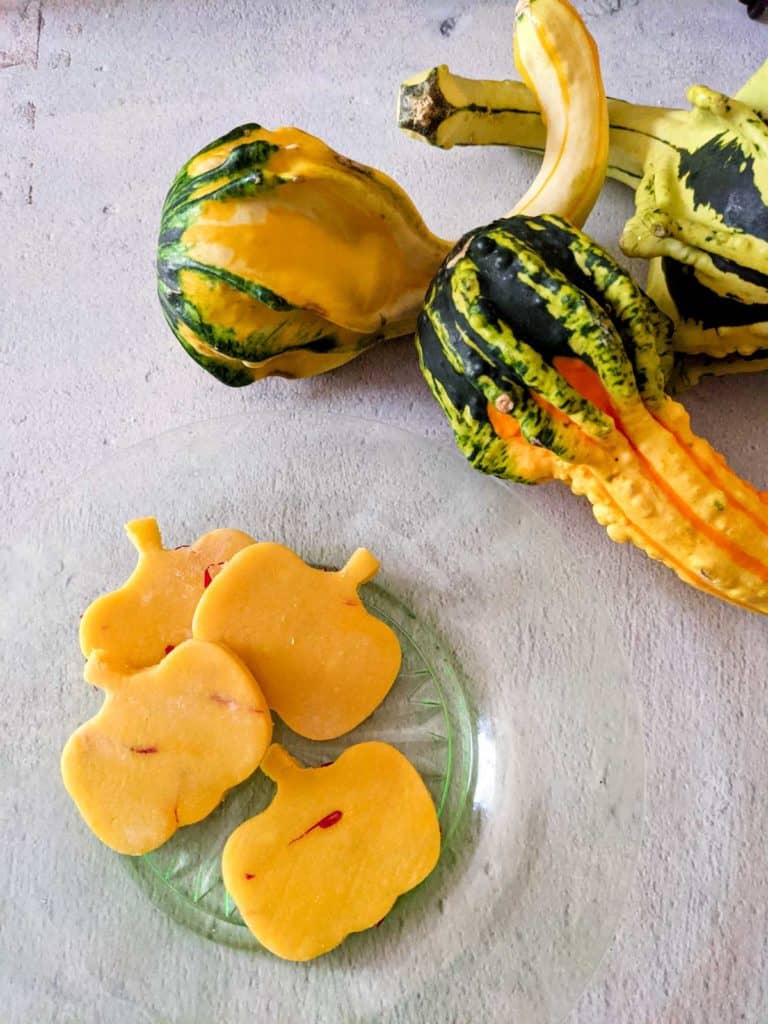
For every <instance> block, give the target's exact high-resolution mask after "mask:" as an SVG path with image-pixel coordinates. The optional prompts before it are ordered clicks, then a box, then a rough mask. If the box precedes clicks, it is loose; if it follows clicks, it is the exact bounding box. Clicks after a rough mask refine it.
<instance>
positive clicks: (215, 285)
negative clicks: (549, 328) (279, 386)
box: [157, 124, 451, 386]
mask: <svg viewBox="0 0 768 1024" xmlns="http://www.w3.org/2000/svg"><path fill="white" fill-rule="evenodd" d="M450 244H451V243H450V242H444V241H443V240H442V239H439V238H437V237H436V236H435V235H433V234H432V233H431V232H430V231H429V230H428V229H427V227H426V225H425V224H424V222H423V220H422V219H421V217H420V215H419V213H418V211H417V210H416V208H415V206H414V205H413V203H412V202H411V201H410V199H409V198H408V196H407V195H406V193H405V192H404V191H403V190H402V189H401V188H400V187H399V186H398V185H397V184H396V183H395V182H394V181H392V179H391V178H389V177H387V175H385V174H383V173H382V172H380V171H377V170H375V169H373V168H371V167H366V166H364V165H362V164H358V163H355V162H354V161H352V160H349V159H347V158H346V157H343V156H341V155H340V154H339V153H336V152H335V151H334V150H332V149H331V148H330V147H329V146H327V145H326V144H325V143H324V142H321V141H320V140H319V139H316V138H314V137H313V136H311V135H308V134H307V133H306V132H302V131H299V130H298V129H296V128H278V129H277V130H275V131H270V130H268V129H266V128H262V127H260V126H259V125H256V124H246V125H242V126H241V127H239V128H235V129H234V130H233V131H231V132H229V133H228V134H227V135H225V136H223V137H222V138H221V139H217V140H216V141H215V142H213V143H211V144H210V145H209V146H206V147H205V148H204V149H203V150H201V151H200V152H199V153H198V154H197V155H196V156H194V157H193V158H192V159H191V160H189V161H188V162H187V163H186V164H185V165H184V167H183V168H182V169H181V170H180V171H179V173H178V175H177V176H176V178H175V180H174V182H173V185H172V186H171V189H170V191H169V192H168V195H167V197H166V200H165V204H164V206H163V213H162V220H161V227H160V238H159V243H158V254H157V273H158V293H159V296H160V303H161V306H162V309H163V312H164V314H165V317H166V320H167V321H168V323H169V324H170V326H171V328H172V330H173V332H174V333H175V335H176V337H177V338H178V340H179V341H180V342H181V344H182V346H183V347H184V348H185V350H186V351H187V352H188V354H189V355H190V356H192V358H193V359H195V360H196V361H197V362H198V363H199V364H200V365H201V366H203V367H204V368H205V369H206V370H208V371H209V372H210V373H212V374H213V375H214V376H215V377H217V378H218V379H219V380H221V381H223V382H224V383H225V384H229V385H232V386H241V385H244V384H250V383H252V382H253V381H255V380H259V379H260V378H262V377H265V376H268V375H270V374H275V375H279V376H284V377H306V376H310V375H312V374H316V373H322V372H325V371H326V370H330V369H333V368H334V367H336V366H340V365H341V364H342V363H345V362H347V361H349V360H350V359H352V358H354V357H355V356H356V355H358V354H359V353H360V352H362V351H363V350H364V349H366V348H369V347H370V346H371V345H373V344H374V343H375V342H377V341H380V340H381V339H383V338H390V337H396V336H398V335H402V334H407V333H410V332H411V331H412V330H413V329H414V326H415V321H416V316H417V315H418V310H419V308H420V304H421V300H422V298H423V295H424V292H425V290H426V287H427V284H428V282H429V280H430V278H431V277H432V275H433V274H434V272H435V270H436V268H437V266H438V265H439V263H440V261H441V259H442V258H443V256H444V255H445V253H446V252H447V250H448V249H449V248H450Z"/></svg>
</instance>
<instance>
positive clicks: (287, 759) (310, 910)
mask: <svg viewBox="0 0 768 1024" xmlns="http://www.w3.org/2000/svg"><path fill="white" fill-rule="evenodd" d="M261 769H262V771H263V772H264V773H265V774H266V775H268V776H269V778H271V779H273V780H274V781H275V782H276V783H277V793H276V794H275V797H274V799H273V801H272V803H271V804H270V805H269V807H268V808H267V809H266V810H265V811H262V813H261V814H258V815H256V817H254V818H251V819H250V820H249V821H246V822H244V823H243V824H242V825H241V826H240V827H239V828H237V829H236V830H235V831H234V832H233V833H232V835H231V836H230V837H229V839H228V840H227V843H226V846H225V847H224V853H223V856H222V875H223V878H224V884H225V886H226V887H227V890H228V892H229V894H230V895H231V896H232V899H233V900H234V902H235V904H236V906H237V908H238V910H239V911H240V913H241V914H242V916H243V919H244V920H245V923H246V924H247V925H248V927H249V928H250V929H251V931H252V932H253V934H254V935H255V936H256V938H257V939H258V940H259V942H261V943H262V945H264V946H266V948H267V949H269V950H271V951H272V952H273V953H275V954H277V956H280V957H283V958H284V959H287V960H311V959H313V958H314V957H317V956H320V955H321V954H322V953H327V952H328V951H329V950H331V949H333V948H334V947H335V946H338V945H339V943H340V942H342V941H343V940H344V939H345V938H346V937H347V935H349V934H350V933H351V932H359V931H363V930H364V929H366V928H371V927H373V926H374V925H376V924H378V923H379V922H380V921H381V919H382V918H383V917H384V916H385V915H386V914H388V913H389V911H390V910H391V908H392V905H393V904H394V902H395V900H396V899H397V897H398V896H400V895H401V894H402V893H404V892H408V891H409V890H410V889H413V888H414V886H416V885H418V884H419V883H420V882H422V881H423V880H424V879H425V878H426V877H427V875H428V874H429V873H430V872H431V871H432V869H433V868H434V866H435V864H436V863H437V860H438V857H439V855H440V827H439V825H438V820H437V814H436V813H435V807H434V804H433V803H432V798H431V797H430V795H429V792H428V791H427V788H426V786H425V785H424V783H423V782H422V780H421V778H420V776H419V774H418V772H417V771H416V769H415V768H414V767H413V766H412V765H411V764H410V762H409V761H408V760H407V759H406V758H405V757H404V756H403V755H402V754H401V753H400V752H399V751H398V750H396V749H395V748H394V747H391V746H390V745H389V744H387V743H359V744H357V745H356V746H353V747H349V748H348V749H347V750H345V751H344V753H343V754H342V755H341V757H339V759H338V760H337V761H335V762H333V764H330V765H326V766H324V767H322V768H303V767H302V766H301V765H299V764H298V762H297V761H295V760H294V759H293V758H292V757H291V756H290V755H289V754H288V753H287V751H285V750H284V749H283V748H282V747H280V746H279V745H278V744H273V746H271V747H270V748H269V751H268V752H267V755H266V757H265V758H264V761H263V762H262V765H261Z"/></svg>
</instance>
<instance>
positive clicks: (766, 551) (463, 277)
mask: <svg viewBox="0 0 768 1024" xmlns="http://www.w3.org/2000/svg"><path fill="white" fill-rule="evenodd" d="M574 263H575V264H576V269H575V270H574ZM671 326H672V325H671V322H670V321H669V320H668V319H667V318H666V317H665V316H664V314H663V313H661V312H660V311H659V310H658V309H657V308H656V307H655V306H654V304H653V302H652V301H651V300H650V299H649V298H648V297H647V296H646V295H644V294H643V292H642V291H641V290H640V289H639V288H638V287H637V286H636V285H635V284H634V283H633V282H632V280H631V278H629V277H628V275H626V274H625V273H624V271H622V270H621V269H620V268H619V267H618V266H617V265H616V264H615V262H614V261H613V260H612V259H611V257H610V256H609V255H608V254H607V253H605V252H604V251H603V250H601V249H600V248H599V247H598V246H597V245H596V244H595V243H594V242H592V241H590V239H589V238H587V236H585V235H583V234H582V233H581V232H579V231H578V230H577V229H575V228H573V227H571V226H570V225H568V224H567V222H565V221H563V220H562V219H560V218H556V217H552V216H543V217H536V218H523V217H513V218H505V219H503V220H500V221H496V222H494V223H493V224H491V225H489V226H488V227H486V228H481V229H478V230H477V231H475V232H472V233H470V235H468V236H466V237H465V238H464V239H463V240H462V243H460V246H459V247H458V248H457V250H456V252H455V253H454V255H453V256H451V257H449V258H448V259H447V260H446V262H445V264H444V265H443V268H442V269H441V271H440V273H439V274H438V275H437V277H436V279H435V281H434V283H433V286H432V288H431V289H430V291H429V293H428V295H427V299H426V303H425V308H424V312H423V314H422V316H421V318H420V320H419V329H418V336H417V344H418V348H419V357H420V364H421V366H422V370H423V372H424V375H425V377H426V379H427V382H428V383H429V385H430V387H431V389H432V391H433V393H434V395H435V397H436V398H437V400H438V402H439V403H440V404H441V406H442V408H443V409H444V411H445V413H446V415H447V417H448V419H449V422H450V423H451V426H452V427H453V430H454V433H455V434H456V438H457V441H458V443H459V446H460V448H461V449H462V451H464V453H465V454H466V455H467V457H468V458H469V459H470V461H471V462H472V463H473V465H475V466H476V467H477V468H478V469H481V470H483V471H484V472H489V473H492V474H494V475H497V476H501V477H506V478H509V479H513V480H517V481H522V482H528V483H538V482H542V481H544V480H547V479H560V480H563V481H564V482H566V483H567V484H568V485H569V486H570V487H571V489H572V490H573V491H574V492H575V493H577V494H583V495H585V496H586V497H587V498H588V499H589V500H590V502H591V503H592V505H593V509H594V513H595V517H596V518H597V520H598V521H599V522H600V523H601V524H602V525H604V526H605V527H606V529H607V531H608V533H609V535H610V536H611V537H612V539H614V540H617V541H624V540H630V541H632V542H633V543H635V544H636V545H638V546H639V547H641V548H642V549H643V550H645V551H646V552H647V553H648V554H649V555H650V556H651V557H653V558H657V559H660V560H661V561H663V562H664V563H665V564H666V565H668V566H669V567H670V568H672V569H673V570H674V571H675V572H676V573H677V574H678V575H679V576H680V577H681V578H682V579H684V580H685V581H686V582H687V583H690V584H691V585H693V586H696V587H698V588H699V589H701V590H704V591H706V592H707V593H710V594H712V595H715V596H718V597H721V598H723V599H725V600H728V601H731V602H732V603H734V604H739V605H742V606H744V607H747V608H750V609H752V610H756V611H762V612H768V499H766V496H764V495H762V494H760V493H759V492H757V491H756V490H755V489H754V488H753V487H752V486H751V485H750V484H748V483H746V482H745V481H743V480H741V479H739V477H738V476H737V475H736V474H735V473H733V472H732V471H731V470H730V469H729V468H728V466H727V465H726V463H725V460H724V459H723V458H722V456H721V455H719V454H718V453H717V452H715V451H714V450H713V449H712V448H711V447H710V445H709V444H708V443H707V442H706V441H704V440H702V439H701V438H698V437H696V436H695V435H694V434H693V433H692V431H691V429H690V423H689V419H688V415H687V413H686V412H685V410H684V409H683V408H682V406H680V405H678V404H677V403H676V402H674V401H672V399H671V398H669V396H668V395H666V394H665V392H664V387H663V384H664V371H663V368H662V367H663V362H664V360H665V359H666V357H667V351H668V341H669V337H670V333H671ZM654 339H656V340H655V343H654Z"/></svg>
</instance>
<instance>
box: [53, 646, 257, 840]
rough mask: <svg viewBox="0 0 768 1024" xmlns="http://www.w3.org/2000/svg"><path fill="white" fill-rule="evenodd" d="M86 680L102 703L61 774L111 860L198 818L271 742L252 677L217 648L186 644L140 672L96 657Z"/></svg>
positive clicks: (76, 738) (71, 744) (77, 735)
mask: <svg viewBox="0 0 768 1024" xmlns="http://www.w3.org/2000/svg"><path fill="white" fill-rule="evenodd" d="M85 678H86V681H87V682H89V683H93V684H94V685H95V686H98V687H99V688H100V689H102V690H103V691H104V692H105V694H106V697H105V700H104V704H103V706H102V708H101V710H100V711H99V713H98V714H97V715H96V716H95V717H94V718H92V719H91V720H90V721H88V722H86V723H85V724H84V725H82V726H80V728H79V729H77V731H76V732H74V733H73V734H72V736H70V738H69V740H68V741H67V744H66V746H65V747H64V751H63V753H62V757H61V771H62V776H63V778H64V784H65V786H66V788H67V791H68V792H69V794H70V796H71V797H72V799H73V800H74V802H75V804H76V805H77V808H78V810H79V811H80V813H81V815H82V816H83V818H84V819H85V821H86V823H87V824H88V826H89V827H90V828H91V829H92V831H93V832H95V834H96V835H97V836H98V837H99V839H101V841H102V842H103V843H106V844H107V846H110V847H111V848H112V849H113V850H117V852H118V853H126V854H131V855H139V854H143V853H148V852H149V851H150V850H154V849H156V848H157V847H158V846H160V845H161V844H162V843H164V842H165V841H166V840H167V839H170V837H171V836H172V835H173V833H174V832H175V831H176V830H177V829H179V828H181V827H182V826H183V825H190V824H192V823H193V822H196V821H200V820H201V819H202V818H205V817H206V816H207V815H208V814H210V812H211V811H212V810H213V809H214V808H215V807H216V806H217V805H218V804H219V803H220V802H221V799H222V797H223V796H224V794H225V793H226V792H227V790H229V789H231V788H232V786H235V785H237V783H239V782H242V781H243V780H244V779H246V778H248V776H249V775H251V774H252V773H253V772H254V771H255V770H256V768H257V767H258V766H259V763H260V762H261V759H262V757H263V756H264V753H265V752H266V750H267V748H268V746H269V743H270V740H271V738H272V719H271V717H270V714H269V708H268V707H267V704H266V701H265V700H264V697H263V695H262V693H261V690H260V689H259V687H258V685H257V683H256V682H255V680H254V678H253V676H252V675H251V674H250V672H249V671H248V669H247V668H246V667H245V665H243V663H242V662H241V661H240V660H239V659H238V658H236V657H235V656H234V655H233V654H231V653H230V652H229V651H226V650H225V649H224V648H223V647H219V646H218V645H217V644H209V643H203V642H202V641H200V640H187V641H186V642H185V643H182V644H181V645H180V646H178V647H177V648H176V649H175V650H174V651H173V652H172V653H171V654H169V655H168V657H167V658H165V659H164V660H163V661H162V662H161V663H160V664H159V665H155V666H153V667H152V668H147V669H144V670H143V671H140V672H127V671H126V670H124V669H122V668H119V667H116V666H115V665H114V664H113V663H110V661H109V660H107V659H106V658H105V657H104V655H103V654H102V652H99V651H96V652H94V653H93V654H92V655H91V657H90V658H89V659H88V663H87V665H86V669H85Z"/></svg>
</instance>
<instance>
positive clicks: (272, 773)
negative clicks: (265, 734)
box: [259, 743, 303, 785]
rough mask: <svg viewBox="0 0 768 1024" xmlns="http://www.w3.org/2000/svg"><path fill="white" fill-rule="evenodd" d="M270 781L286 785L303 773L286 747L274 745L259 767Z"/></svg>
mask: <svg viewBox="0 0 768 1024" xmlns="http://www.w3.org/2000/svg"><path fill="white" fill-rule="evenodd" d="M259 767H260V768H261V770H262V771H263V772H264V774H265V775H266V776H267V778H268V779H272V781H273V782H277V783H279V784H280V785H284V784H285V782H286V781H287V780H288V779H290V778H293V777H294V776H296V775H297V774H298V773H299V772H301V771H303V768H302V766H301V765H300V764H299V762H298V761H297V760H296V758H295V757H291V755H290V754H289V753H288V751H287V750H286V749H285V747H283V746H281V745H280V744H279V743H273V744H272V746H271V747H269V749H268V750H267V752H266V754H265V755H264V759H263V760H262V762H261V765H260V766H259Z"/></svg>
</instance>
